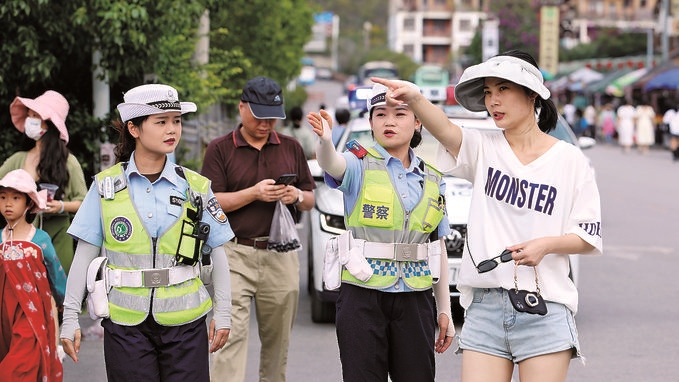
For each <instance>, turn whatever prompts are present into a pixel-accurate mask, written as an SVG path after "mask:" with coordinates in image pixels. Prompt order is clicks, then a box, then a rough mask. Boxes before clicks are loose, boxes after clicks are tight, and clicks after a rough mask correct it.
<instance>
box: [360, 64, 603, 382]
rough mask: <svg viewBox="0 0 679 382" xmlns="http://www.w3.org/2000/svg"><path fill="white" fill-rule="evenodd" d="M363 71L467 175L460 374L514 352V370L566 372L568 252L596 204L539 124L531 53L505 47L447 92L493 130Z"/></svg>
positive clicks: (594, 194)
mask: <svg viewBox="0 0 679 382" xmlns="http://www.w3.org/2000/svg"><path fill="white" fill-rule="evenodd" d="M373 81H375V82H379V83H382V84H384V85H386V86H387V87H388V88H389V89H390V91H389V92H388V93H387V99H388V102H406V103H408V105H410V107H411V109H412V110H413V111H414V112H415V114H416V115H417V117H418V118H419V119H420V120H421V121H422V125H423V126H424V127H425V128H426V129H428V130H429V131H430V132H431V133H432V134H433V135H434V136H435V137H436V138H437V139H438V140H439V142H440V143H441V146H442V147H441V150H440V152H439V155H438V166H439V169H440V170H442V171H444V172H446V173H449V174H453V175H455V176H458V177H462V178H465V179H467V180H469V181H470V182H472V183H473V184H474V189H473V196H472V205H471V211H470V216H469V222H468V240H467V243H466V245H465V251H464V255H463V257H462V268H461V271H460V280H459V283H458V289H459V290H460V292H461V297H460V302H461V304H462V306H463V307H464V308H465V309H466V316H465V322H464V325H463V327H462V332H461V334H460V337H459V339H458V340H459V345H460V350H461V351H462V354H463V356H462V381H463V382H470V381H507V382H509V381H510V380H511V378H512V373H513V369H514V364H518V366H519V374H520V376H521V379H522V380H523V379H526V378H527V379H529V380H535V379H536V378H538V379H539V380H541V381H565V380H566V374H567V372H568V366H569V364H570V360H571V358H574V357H578V358H582V355H581V353H580V345H579V342H578V334H577V330H576V327H575V321H574V319H573V316H574V315H575V313H576V311H577V304H578V293H577V289H576V287H575V285H574V284H573V282H572V281H571V280H570V279H569V277H568V274H569V271H570V269H569V257H568V255H569V254H576V253H581V254H582V253H588V254H600V253H601V249H602V242H601V210H600V202H599V191H598V188H597V185H596V182H595V179H594V174H593V171H592V169H591V168H590V166H589V162H588V160H587V158H586V157H585V156H584V155H583V154H582V153H581V152H580V150H578V149H577V148H576V147H575V146H572V145H570V144H568V143H566V142H564V141H561V140H558V139H556V138H554V137H552V136H550V135H548V134H547V132H549V131H550V130H552V129H554V127H555V126H556V121H557V118H558V115H557V110H556V107H555V105H554V103H553V102H552V101H551V100H550V99H549V97H550V92H549V90H548V89H547V88H546V87H545V86H544V83H543V78H542V74H541V73H540V71H539V69H538V67H537V64H536V63H535V60H534V59H533V58H532V57H531V56H530V55H528V54H526V53H524V52H521V51H509V52H506V53H503V54H502V55H499V56H496V57H493V58H491V59H489V60H488V61H486V62H484V63H482V64H479V65H474V66H471V67H469V68H467V69H466V70H465V71H464V73H463V74H462V77H461V78H460V81H459V83H458V85H457V86H456V87H455V98H456V99H457V101H458V102H459V103H460V104H461V105H462V106H464V107H465V108H467V109H469V110H472V111H486V110H487V111H488V112H489V113H490V115H491V116H492V118H493V119H494V120H495V123H496V125H497V126H498V127H499V128H500V129H497V130H475V129H466V128H461V127H459V126H457V125H455V124H454V123H452V122H450V121H449V120H448V118H447V117H446V115H445V114H444V113H443V112H442V111H441V110H440V109H439V108H438V107H436V106H435V105H433V104H431V103H430V102H428V101H427V100H426V99H425V98H424V97H423V96H422V95H421V94H419V93H417V92H415V91H412V90H411V89H409V88H408V87H405V86H403V85H401V84H399V83H398V82H394V81H389V80H383V79H379V78H373ZM517 292H518V293H517ZM516 297H520V298H516ZM545 311H546V312H545Z"/></svg>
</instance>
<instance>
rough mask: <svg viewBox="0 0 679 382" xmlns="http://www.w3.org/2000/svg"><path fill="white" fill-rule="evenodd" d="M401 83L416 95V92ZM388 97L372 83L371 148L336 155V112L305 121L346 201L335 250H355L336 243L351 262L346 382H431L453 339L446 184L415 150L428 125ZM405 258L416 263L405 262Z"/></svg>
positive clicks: (345, 293)
mask: <svg viewBox="0 0 679 382" xmlns="http://www.w3.org/2000/svg"><path fill="white" fill-rule="evenodd" d="M402 83H406V84H407V85H406V86H410V87H412V88H413V89H414V90H413V91H416V92H419V88H418V87H417V86H416V85H415V84H412V83H410V82H405V81H403V82H402ZM386 92H387V88H386V87H385V86H384V85H382V84H375V85H373V88H372V94H371V96H370V98H369V99H368V107H367V109H368V113H369V119H370V126H371V130H372V133H373V136H374V138H375V141H376V144H375V145H374V146H373V147H370V148H368V149H367V150H366V149H365V148H359V147H357V146H354V147H351V148H349V150H348V151H346V152H344V154H339V153H338V152H337V151H336V150H335V146H334V145H333V144H332V131H331V129H332V128H331V126H332V117H331V116H330V114H328V113H327V112H325V111H321V112H320V114H319V113H310V114H309V116H308V119H309V122H310V123H311V125H312V126H313V127H314V131H315V132H316V134H318V136H319V137H321V141H320V144H319V146H318V148H317V157H318V164H319V165H320V166H321V168H323V169H324V170H325V181H326V184H328V186H330V187H331V188H337V189H339V190H340V191H342V193H343V194H344V220H345V224H346V226H347V232H345V233H344V234H342V235H340V237H339V239H338V243H341V242H348V243H349V245H348V246H343V245H341V244H338V246H339V251H338V253H337V255H336V257H338V258H339V259H338V260H337V261H340V262H343V263H345V264H343V265H344V267H342V269H341V274H339V273H338V274H337V278H338V279H339V278H341V287H340V288H339V297H338V299H337V314H336V327H337V342H338V344H339V350H340V359H341V361H342V376H343V380H344V381H347V382H352V381H387V380H388V379H389V377H390V378H391V380H393V381H418V382H419V381H422V382H425V381H431V382H433V381H434V379H435V374H436V373H435V372H436V362H435V357H434V355H435V353H434V352H438V353H443V352H444V351H446V349H448V347H449V346H450V344H451V343H452V340H453V337H454V336H455V327H454V325H453V320H452V315H451V311H450V293H449V289H448V282H447V280H448V257H447V255H446V254H447V252H446V247H445V241H444V240H445V237H446V235H448V234H449V233H450V227H449V225H448V219H447V218H446V217H445V214H446V210H445V201H444V195H445V181H444V180H443V177H442V175H441V173H440V172H438V171H437V170H436V169H434V168H433V167H431V166H430V165H429V164H427V163H425V162H424V161H423V160H422V159H421V158H419V157H417V156H416V155H415V152H414V151H413V148H414V147H417V145H419V143H420V142H421V141H422V135H421V131H420V129H421V128H422V124H421V123H420V121H419V120H418V118H417V117H416V116H415V114H414V113H413V112H412V111H411V110H410V107H409V106H408V105H407V104H397V105H388V104H387V102H386V98H385V95H386ZM361 149H362V150H361ZM403 253H409V254H411V256H408V255H406V256H399V254H403ZM326 256H327V255H326ZM342 259H348V261H343V260H342ZM326 260H327V257H326ZM352 264H353V265H352ZM358 265H361V266H358ZM361 268H362V269H361ZM359 270H360V272H359ZM338 271H339V270H338ZM326 282H327V280H326ZM338 284H339V283H338ZM432 288H433V291H434V295H435V297H436V305H435V307H434V304H433V302H434V301H433V299H432ZM436 310H438V314H436V316H434V314H433V313H434V312H435V311H436ZM437 323H438V326H439V335H438V337H437V336H436V324H437ZM432 344H433V346H432Z"/></svg>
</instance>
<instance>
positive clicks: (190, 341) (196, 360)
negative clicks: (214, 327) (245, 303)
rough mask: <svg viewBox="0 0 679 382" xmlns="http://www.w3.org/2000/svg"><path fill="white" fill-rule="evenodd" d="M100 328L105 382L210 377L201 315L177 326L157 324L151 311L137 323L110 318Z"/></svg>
mask: <svg viewBox="0 0 679 382" xmlns="http://www.w3.org/2000/svg"><path fill="white" fill-rule="evenodd" d="M101 326H103V327H104V360H105V362H106V376H107V378H108V381H109V382H137V381H139V382H147V381H148V382H152V381H158V382H187V381H192V382H193V381H201V382H207V381H209V380H210V364H209V362H210V357H209V354H208V350H209V346H208V337H207V327H206V325H205V316H203V317H201V318H199V319H198V320H196V321H194V322H190V323H188V324H184V325H179V326H164V325H160V324H158V323H157V322H156V321H155V320H154V319H153V316H152V315H151V314H149V316H148V317H147V318H146V320H144V322H142V323H141V324H139V325H136V326H123V325H117V324H115V323H113V322H112V321H111V320H110V319H104V320H102V322H101Z"/></svg>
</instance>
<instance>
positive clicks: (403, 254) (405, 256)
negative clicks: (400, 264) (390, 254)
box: [394, 244, 417, 261]
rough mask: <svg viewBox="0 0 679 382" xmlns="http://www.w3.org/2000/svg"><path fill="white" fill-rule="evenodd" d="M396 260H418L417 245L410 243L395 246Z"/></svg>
mask: <svg viewBox="0 0 679 382" xmlns="http://www.w3.org/2000/svg"><path fill="white" fill-rule="evenodd" d="M394 260H396V261H415V260H417V247H414V248H413V246H412V245H410V244H402V245H398V244H397V245H395V246H394Z"/></svg>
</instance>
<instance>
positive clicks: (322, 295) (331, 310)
mask: <svg viewBox="0 0 679 382" xmlns="http://www.w3.org/2000/svg"><path fill="white" fill-rule="evenodd" d="M446 112H447V114H448V116H449V118H450V119H451V121H453V122H455V123H456V124H457V125H459V126H462V127H463V128H477V129H497V127H496V126H495V123H494V122H493V120H492V119H491V118H489V117H488V116H487V114H486V113H485V112H484V113H471V112H469V111H466V110H464V109H462V110H451V109H448V110H446ZM453 113H454V114H453ZM550 134H552V135H553V136H555V137H557V138H559V139H562V140H564V141H566V142H569V143H571V144H574V145H578V146H579V145H580V143H579V142H578V139H577V138H576V137H575V135H574V134H573V131H572V130H571V128H570V127H569V126H568V124H567V123H566V121H565V120H563V118H559V123H558V124H557V127H556V129H554V131H553V132H551V133H550ZM422 138H423V139H422V143H421V144H420V145H419V146H418V147H416V148H415V152H416V153H417V155H418V156H419V157H421V158H423V159H424V160H425V161H427V162H428V163H430V164H434V155H435V153H436V149H437V146H438V142H437V141H436V140H435V139H434V137H433V136H432V135H431V134H429V132H428V131H427V130H426V129H423V130H422ZM353 139H355V140H357V141H358V142H359V143H360V144H361V145H362V146H364V147H371V146H372V145H374V141H373V138H372V132H371V130H370V123H369V121H368V119H367V118H355V119H352V120H351V121H350V123H349V126H348V127H347V129H346V131H345V132H344V135H343V136H342V138H341V139H340V141H339V143H338V145H337V150H338V151H340V152H342V151H344V150H345V144H346V142H349V141H351V140H353ZM582 143H583V145H585V146H587V147H589V146H591V144H593V142H591V141H585V140H583V142H582ZM309 167H310V169H311V173H312V175H313V176H314V179H315V180H316V181H317V183H316V186H317V188H316V190H315V191H314V192H315V197H316V205H315V207H314V208H313V209H312V210H311V211H310V214H309V221H308V223H309V224H308V226H309V231H310V232H309V235H310V237H309V247H308V251H307V253H308V257H309V259H308V264H309V273H308V275H309V280H308V281H309V282H308V288H309V294H310V295H311V319H312V321H313V322H319V323H320V322H334V320H335V301H336V300H337V296H338V294H339V292H338V291H337V290H335V291H330V290H327V289H325V287H324V285H323V258H324V254H325V245H326V243H327V241H328V239H330V238H331V237H333V236H335V235H339V234H341V233H342V232H344V231H345V226H344V203H343V196H342V192H340V191H338V190H336V189H332V188H330V187H328V186H327V185H325V183H324V182H323V171H322V169H321V168H320V167H319V166H318V163H317V162H316V161H315V160H310V161H309ZM444 180H445V182H446V195H445V197H446V210H447V213H448V222H449V224H450V228H451V231H452V232H451V233H450V235H448V236H447V237H446V249H447V251H448V269H449V280H448V284H449V288H450V297H451V302H452V307H453V314H454V315H455V319H456V320H459V321H461V319H462V317H461V313H462V309H461V307H460V305H459V302H458V297H459V295H460V293H459V292H458V290H457V276H458V273H459V269H460V264H461V262H462V249H463V247H464V242H465V235H466V233H467V219H468V215H469V206H470V203H471V194H472V193H471V191H472V185H471V183H469V182H468V181H466V180H464V179H460V178H456V177H453V176H448V175H445V176H444ZM578 269H579V261H578V257H577V255H573V256H571V278H572V279H573V280H574V282H575V283H576V285H577V280H578Z"/></svg>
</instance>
